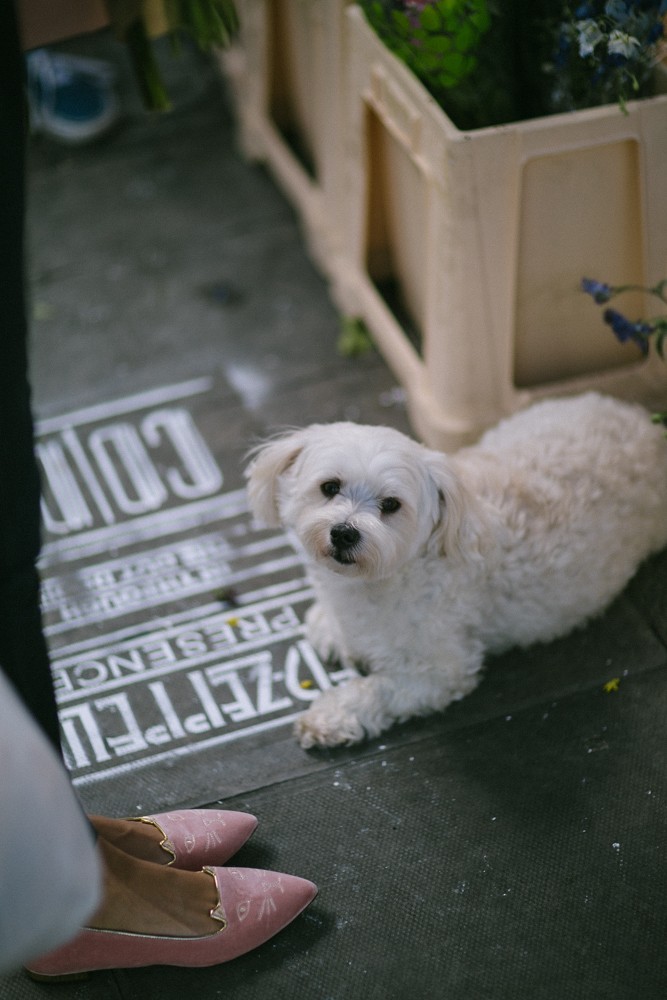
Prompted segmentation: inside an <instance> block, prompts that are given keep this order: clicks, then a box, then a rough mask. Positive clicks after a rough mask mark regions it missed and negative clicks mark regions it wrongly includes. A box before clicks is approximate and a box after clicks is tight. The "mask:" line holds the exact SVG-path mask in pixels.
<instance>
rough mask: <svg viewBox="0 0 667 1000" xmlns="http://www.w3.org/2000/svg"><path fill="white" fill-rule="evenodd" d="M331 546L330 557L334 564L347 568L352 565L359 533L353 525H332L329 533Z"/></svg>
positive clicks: (359, 536)
mask: <svg viewBox="0 0 667 1000" xmlns="http://www.w3.org/2000/svg"><path fill="white" fill-rule="evenodd" d="M329 537H330V539H331V546H332V553H331V554H332V556H333V558H334V559H335V560H336V562H339V563H342V564H343V565H345V566H347V565H349V564H350V563H353V562H354V561H355V560H354V549H355V547H356V546H357V545H358V544H359V540H360V538H361V533H360V532H359V531H358V530H357V528H355V527H354V525H353V524H346V523H341V524H334V526H333V528H332V529H331V531H330V532H329Z"/></svg>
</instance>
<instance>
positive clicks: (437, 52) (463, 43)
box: [361, 0, 491, 90]
mask: <svg viewBox="0 0 667 1000" xmlns="http://www.w3.org/2000/svg"><path fill="white" fill-rule="evenodd" d="M361 6H362V7H363V9H364V11H365V13H366V16H367V18H368V20H369V22H370V24H371V25H372V26H373V28H374V29H375V31H376V32H377V33H378V35H379V36H380V38H381V39H382V40H383V42H384V43H385V45H386V46H387V48H389V49H391V50H392V51H393V52H395V53H396V55H397V56H398V57H399V58H400V59H402V60H403V62H405V64H406V65H407V66H409V67H410V69H411V70H412V71H413V73H415V75H416V76H418V77H419V78H420V80H422V82H423V83H424V84H425V85H426V86H427V87H429V89H431V90H447V89H449V88H451V87H456V86H457V85H458V84H460V83H461V81H462V80H464V79H465V78H466V77H468V76H470V74H471V73H472V72H473V71H474V70H475V68H476V67H477V56H476V49H477V47H478V45H479V41H480V39H481V38H482V36H483V35H484V34H485V33H486V32H487V31H488V30H489V28H490V27H491V17H490V15H489V10H488V6H487V2H486V0H436V2H434V3H430V4H427V5H425V6H424V7H423V9H421V10H419V9H417V5H416V4H415V5H413V6H412V7H410V8H409V9H408V7H409V5H406V9H404V10H400V9H396V7H395V6H394V5H392V4H388V3H386V2H384V3H383V2H381V0H362V4H361Z"/></svg>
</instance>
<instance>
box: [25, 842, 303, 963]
mask: <svg viewBox="0 0 667 1000" xmlns="http://www.w3.org/2000/svg"><path fill="white" fill-rule="evenodd" d="M99 850H100V853H101V856H102V861H103V865H104V893H105V895H104V902H103V903H102V905H101V906H100V908H99V909H98V911H97V912H96V913H95V914H94V915H93V917H92V918H91V920H90V922H89V926H88V927H86V928H84V929H83V930H81V931H80V933H79V934H78V935H77V937H75V938H74V939H73V940H71V941H69V942H68V943H67V944H65V945H63V946H62V947H60V948H57V949H56V950H55V951H52V952H50V953H49V954H48V955H43V956H42V957H41V958H39V959H37V960H35V961H34V962H30V963H29V964H28V966H27V970H28V972H29V973H30V975H32V976H33V977H35V978H37V979H47V980H51V981H54V980H58V979H67V978H72V977H74V978H81V976H83V975H86V974H87V973H88V972H92V971H95V970H99V969H119V968H121V969H126V968H139V967H145V966H149V965H175V966H180V967H193V968H203V967H205V966H210V965H217V964H219V963H221V962H228V961H231V959H233V958H236V957H238V956H239V955H243V954H245V953H246V952H248V951H251V950H252V949H253V948H257V947H258V946H259V945H261V944H263V943H264V942H265V941H268V940H269V938H271V937H273V935H274V934H277V933H278V932H279V931H280V930H282V929H283V927H286V926H287V924H289V923H290V922H291V921H292V920H294V918H295V917H296V916H298V914H299V913H301V911H302V910H304V909H305V907H306V906H308V904H309V903H311V902H312V900H313V899H314V898H315V895H316V894H317V888H316V886H314V885H313V883H312V882H309V881H307V880H306V879H302V878H297V877H295V876H292V875H283V874H280V873H278V872H270V871H262V870H256V869H253V868H205V869H204V870H203V871H200V872H188V871H180V870H179V869H177V868H170V867H166V868H165V867H164V866H162V865H154V864H152V863H151V862H147V861H139V860H137V859H136V858H133V857H132V856H131V855H129V854H126V853H125V852H124V851H121V850H120V849H118V848H116V847H114V846H113V845H111V844H109V843H107V842H106V841H105V840H104V839H102V838H101V839H100V840H99Z"/></svg>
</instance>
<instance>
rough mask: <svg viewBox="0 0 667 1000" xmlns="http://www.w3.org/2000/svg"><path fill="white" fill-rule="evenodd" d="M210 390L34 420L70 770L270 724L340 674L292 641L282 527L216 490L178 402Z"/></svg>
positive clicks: (293, 591) (297, 588) (47, 607)
mask: <svg viewBox="0 0 667 1000" xmlns="http://www.w3.org/2000/svg"><path fill="white" fill-rule="evenodd" d="M210 388H211V385H210V382H209V381H208V380H205V379H200V380H195V381H193V382H189V383H185V384H181V385H179V386H172V387H168V388H165V389H161V390H157V391H153V392H149V393H146V394H144V395H142V396H135V397H131V398H129V399H126V400H119V401H115V402H113V403H110V404H106V405H105V404H102V405H99V406H95V407H91V408H90V409H88V410H83V411H79V412H77V413H74V414H69V415H68V416H66V417H63V418H58V419H55V420H50V421H44V422H43V423H42V424H41V425H39V426H38V432H39V438H38V456H39V459H40V462H41V469H42V477H43V482H44V505H43V521H44V536H45V545H44V550H43V558H42V564H41V571H42V580H43V587H42V603H43V615H44V623H45V630H46V634H47V637H48V639H49V643H50V647H51V654H52V661H53V675H54V681H55V687H56V695H57V698H58V702H59V710H60V717H61V726H62V733H63V745H64V752H65V756H66V760H67V763H68V766H69V768H70V769H71V771H72V773H73V775H74V781H75V784H87V783H90V782H96V781H101V780H104V779H108V778H111V777H113V776H114V775H117V774H119V773H122V772H126V771H127V770H128V769H135V768H141V767H148V766H150V765H152V764H157V763H158V762H159V761H163V760H164V759H165V758H166V757H169V756H174V755H184V754H191V753H196V752H199V751H202V750H205V749H208V748H210V747H212V746H216V745H218V744H221V743H225V742H230V741H238V740H241V739H243V738H252V737H253V736H254V735H257V734H259V733H261V732H264V731H266V730H269V729H272V728H275V727H277V726H281V725H287V724H289V723H290V722H291V721H292V720H293V719H294V718H295V716H296V715H297V714H298V713H299V712H300V711H302V710H303V709H304V708H305V707H307V705H308V703H309V702H310V701H312V699H313V698H314V697H316V696H317V695H318V694H319V693H320V692H321V691H323V690H326V689H327V688H329V687H331V686H332V685H333V684H337V683H340V682H342V681H344V680H346V679H347V678H348V677H349V676H351V672H350V671H349V670H343V669H338V668H331V669H329V668H325V666H324V665H323V664H322V663H321V662H320V660H319V659H318V657H317V656H316V654H315V652H314V651H313V649H312V648H311V647H310V645H309V644H308V643H307V641H306V640H305V638H304V628H303V616H304V613H305V611H306V609H307V607H308V605H309V604H310V602H311V600H312V593H311V591H310V589H309V588H308V585H307V583H306V581H305V579H304V571H303V564H302V560H301V558H300V555H299V552H298V551H297V549H296V547H295V545H294V544H293V542H292V540H291V539H290V537H289V536H287V535H285V534H282V533H280V532H276V531H266V530H263V529H261V528H260V527H258V526H257V525H255V524H254V522H253V520H252V518H251V515H250V512H249V510H248V507H247V502H246V497H245V491H244V490H235V491H230V492H227V493H225V492H222V486H223V484H224V475H223V471H222V470H221V469H220V468H219V466H218V464H217V462H216V460H215V458H214V456H213V454H212V452H211V450H210V448H209V446H208V444H207V443H206V441H205V440H204V437H203V436H202V434H201V432H200V430H199V428H198V426H197V422H196V420H195V417H194V416H193V412H194V413H196V409H197V406H196V403H197V400H198V399H199V400H200V399H201V396H202V394H204V393H206V392H208V391H209V390H210ZM190 401H194V402H190ZM188 404H189V405H188ZM217 591H223V592H224V593H223V596H224V594H231V593H234V600H233V601H224V600H222V599H218V600H216V599H215V594H216V592H217Z"/></svg>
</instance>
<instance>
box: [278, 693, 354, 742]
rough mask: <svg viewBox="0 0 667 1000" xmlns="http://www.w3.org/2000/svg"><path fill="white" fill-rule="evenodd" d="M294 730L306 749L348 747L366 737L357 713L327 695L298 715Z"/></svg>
mask: <svg viewBox="0 0 667 1000" xmlns="http://www.w3.org/2000/svg"><path fill="white" fill-rule="evenodd" d="M332 694H333V692H332ZM294 732H295V735H296V737H297V739H298V741H299V743H300V744H301V746H302V747H303V749H304V750H309V749H310V748H311V747H338V746H349V745H350V744H352V743H359V742H360V741H361V740H363V739H364V737H365V736H366V731H365V730H364V727H363V726H362V724H361V722H360V721H359V719H358V717H357V715H356V714H355V713H354V712H353V711H351V710H350V709H349V708H344V707H343V706H341V705H340V704H337V702H336V698H335V697H330V698H328V697H327V696H326V695H321V696H320V697H319V698H318V699H317V701H316V702H315V704H314V705H313V706H312V707H311V708H309V709H308V711H307V712H304V713H303V715H300V716H299V718H298V719H297V720H296V722H295V724H294Z"/></svg>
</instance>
